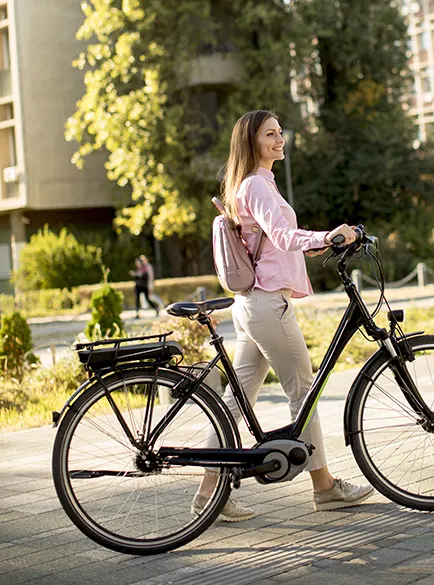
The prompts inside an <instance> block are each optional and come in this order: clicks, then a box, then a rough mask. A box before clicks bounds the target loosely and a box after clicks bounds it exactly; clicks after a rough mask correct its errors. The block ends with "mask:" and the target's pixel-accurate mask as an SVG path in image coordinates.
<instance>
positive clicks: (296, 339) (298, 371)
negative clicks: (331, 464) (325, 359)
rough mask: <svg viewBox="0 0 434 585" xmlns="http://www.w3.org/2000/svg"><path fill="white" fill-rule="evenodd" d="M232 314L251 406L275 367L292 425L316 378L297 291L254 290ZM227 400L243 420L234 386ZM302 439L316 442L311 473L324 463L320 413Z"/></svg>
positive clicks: (238, 365)
mask: <svg viewBox="0 0 434 585" xmlns="http://www.w3.org/2000/svg"><path fill="white" fill-rule="evenodd" d="M232 318H233V321H234V325H235V331H236V334H237V340H236V346H235V357H234V368H235V371H236V373H237V376H238V379H239V381H240V383H241V386H242V388H243V390H244V392H245V394H246V396H247V398H248V400H249V402H250V404H251V405H252V406H254V405H255V403H256V400H257V398H258V394H259V391H260V389H261V387H262V385H263V383H264V380H265V377H266V375H267V373H268V371H269V369H270V366H271V367H272V368H273V369H274V371H275V372H276V374H277V377H278V378H279V381H280V383H281V385H282V387H283V389H284V391H285V393H286V395H287V396H288V398H289V410H290V412H289V413H288V424H290V422H292V420H294V418H295V416H296V415H297V413H298V411H299V409H300V407H301V404H302V402H303V400H304V397H305V396H306V394H307V392H308V391H309V389H310V386H311V383H312V379H313V374H312V366H311V362H310V357H309V353H308V350H307V347H306V343H305V341H304V338H303V334H302V332H301V330H300V327H299V325H298V323H297V319H296V317H295V313H294V308H293V306H292V304H291V291H290V290H287V289H283V290H279V291H275V292H268V291H264V290H261V289H253V290H251V291H247V292H246V293H242V294H237V295H235V303H234V305H233V309H232ZM223 400H224V402H225V403H226V405H227V406H228V408H229V410H230V411H231V413H232V415H233V417H234V419H235V420H236V422H237V423H239V422H240V420H241V413H240V411H239V408H238V406H237V404H236V402H235V399H234V397H233V394H232V390H231V389H230V387H229V386H227V388H226V391H225V393H224V396H223ZM300 438H301V439H302V440H304V441H305V442H306V443H311V444H312V445H314V446H315V450H314V452H313V454H312V456H311V458H310V460H309V464H308V466H307V467H306V469H307V471H313V470H315V469H320V468H322V467H324V466H325V465H326V457H325V451H324V442H323V436H322V431H321V424H320V421H319V416H318V413H317V412H316V411H315V413H314V414H313V416H312V417H311V420H310V421H309V424H308V425H307V427H306V429H305V430H304V431H303V433H302V435H301V437H300Z"/></svg>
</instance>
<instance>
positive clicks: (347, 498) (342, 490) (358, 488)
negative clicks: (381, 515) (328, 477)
mask: <svg viewBox="0 0 434 585" xmlns="http://www.w3.org/2000/svg"><path fill="white" fill-rule="evenodd" d="M373 493H374V488H373V487H372V486H371V485H369V484H365V485H355V484H352V483H350V482H348V481H344V480H343V479H335V481H334V484H333V487H332V488H331V489H330V490H327V491H326V492H313V507H314V510H315V511H316V512H319V511H321V510H337V509H338V508H348V507H350V506H357V505H358V504H360V502H363V501H364V500H366V499H367V498H369V496H372V494H373Z"/></svg>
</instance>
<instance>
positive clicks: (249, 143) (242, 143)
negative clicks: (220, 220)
mask: <svg viewBox="0 0 434 585" xmlns="http://www.w3.org/2000/svg"><path fill="white" fill-rule="evenodd" d="M268 118H276V119H278V118H277V116H276V115H275V114H273V112H269V111H268V110H254V111H253V112H247V114H244V116H241V118H239V119H238V120H237V122H236V123H235V126H234V129H233V130H232V136H231V146H230V151H229V158H228V160H227V163H226V165H225V167H224V176H223V180H222V184H221V193H222V196H223V201H224V203H225V205H226V208H227V210H228V212H229V215H230V216H231V218H232V219H234V220H236V218H237V201H236V194H237V191H238V189H239V187H240V185H241V183H242V181H243V180H244V179H245V178H246V177H247V175H249V174H250V173H253V172H254V171H255V170H256V169H257V167H258V164H259V152H258V147H257V145H256V134H257V133H258V130H259V128H260V127H261V125H262V124H263V123H264V122H265V120H268Z"/></svg>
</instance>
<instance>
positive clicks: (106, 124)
mask: <svg viewBox="0 0 434 585" xmlns="http://www.w3.org/2000/svg"><path fill="white" fill-rule="evenodd" d="M82 7H83V11H84V14H85V17H86V18H85V21H84V23H83V25H82V27H81V28H80V30H79V31H78V35H77V36H78V38H80V39H85V40H88V41H92V42H89V44H88V46H87V50H86V51H85V52H83V53H81V54H80V55H79V57H78V59H77V60H76V61H75V63H74V64H75V66H76V67H78V68H79V69H81V70H83V71H85V84H86V93H85V95H84V96H83V97H82V98H81V100H79V102H78V104H77V111H76V112H75V113H74V114H73V116H72V117H71V118H70V119H69V120H68V122H67V127H66V137H67V139H68V140H75V141H77V142H78V143H79V144H80V146H79V148H78V150H77V152H76V154H75V156H74V158H73V162H75V164H76V165H77V166H78V167H81V166H82V165H83V164H84V159H85V157H86V156H87V155H88V154H90V153H91V152H92V151H94V150H98V149H102V148H104V149H106V150H107V152H108V160H107V163H106V168H107V174H108V177H109V178H110V179H112V180H114V181H117V183H118V185H119V186H120V187H123V188H128V189H130V190H131V198H132V205H131V206H128V207H127V208H125V209H124V210H123V211H122V213H121V214H120V215H119V217H118V220H117V225H118V226H127V227H128V228H129V229H130V230H131V231H132V232H133V233H135V234H138V233H140V232H141V230H142V229H143V228H144V226H147V225H149V224H152V230H153V233H154V235H155V236H156V237H157V238H163V237H168V236H173V235H176V236H177V237H179V238H180V242H181V243H182V244H183V246H184V252H185V254H184V256H185V257H184V260H185V264H186V266H189V268H185V270H184V271H185V272H186V271H187V270H190V271H191V270H192V266H191V265H192V264H194V263H195V262H196V264H197V259H198V257H200V254H201V252H202V248H203V246H201V244H200V242H201V239H202V240H203V239H206V240H207V241H209V239H210V225H211V220H212V217H213V215H214V211H213V207H212V205H211V203H210V199H211V197H212V196H213V195H216V194H218V191H219V184H218V181H217V180H216V172H217V171H218V168H219V167H220V166H221V165H222V164H223V162H224V160H225V158H226V156H227V150H228V143H229V140H228V135H229V131H230V128H231V127H232V125H233V123H234V121H235V119H236V117H238V116H239V115H240V114H241V113H243V112H244V111H246V110H247V109H249V108H250V109H255V108H259V107H271V108H276V109H278V110H279V111H281V112H285V115H287V114H288V113H289V111H290V110H291V100H290V91H289V90H290V86H289V82H290V80H289V76H288V73H287V71H288V69H287V66H286V61H287V59H288V56H289V49H288V42H287V39H288V38H290V37H291V36H293V35H294V34H295V30H296V29H295V26H294V23H293V21H292V20H291V19H288V18H287V15H288V11H289V6H288V3H287V2H285V1H284V0H276V1H274V2H272V3H270V2H268V1H261V2H257V1H253V0H248V1H241V0H235V1H233V2H232V1H229V0H218V1H211V0H203V1H199V0H177V1H175V0H168V1H165V2H160V1H159V0H148V1H147V2H144V1H143V0H142V1H139V0H128V1H127V0H124V1H123V2H121V1H120V0H108V1H106V0H89V1H87V2H84V3H83V4H82ZM212 53H217V54H220V55H223V56H225V57H227V58H231V56H232V57H234V58H235V59H237V60H238V62H239V63H240V64H241V70H242V71H243V74H242V76H241V77H240V79H238V80H237V81H236V83H235V84H232V85H231V84H222V85H220V86H219V87H213V86H212V85H211V86H210V85H207V86H201V85H194V86H189V82H188V80H189V78H190V76H191V75H192V71H193V70H194V67H195V65H196V64H197V58H199V57H200V56H201V55H202V56H203V55H209V54H212ZM207 100H208V101H207ZM208 102H214V104H211V106H210V108H211V110H214V111H211V113H210V114H209V115H208V114H207V112H206V109H207V104H208ZM198 269H200V268H198Z"/></svg>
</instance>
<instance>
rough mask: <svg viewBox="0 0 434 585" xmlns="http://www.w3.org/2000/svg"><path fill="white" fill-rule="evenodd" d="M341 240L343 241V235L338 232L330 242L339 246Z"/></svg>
mask: <svg viewBox="0 0 434 585" xmlns="http://www.w3.org/2000/svg"><path fill="white" fill-rule="evenodd" d="M343 242H345V236H343V235H342V234H338V235H337V236H335V237H334V238H333V239H332V244H335V245H336V246H339V244H342V243H343Z"/></svg>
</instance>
